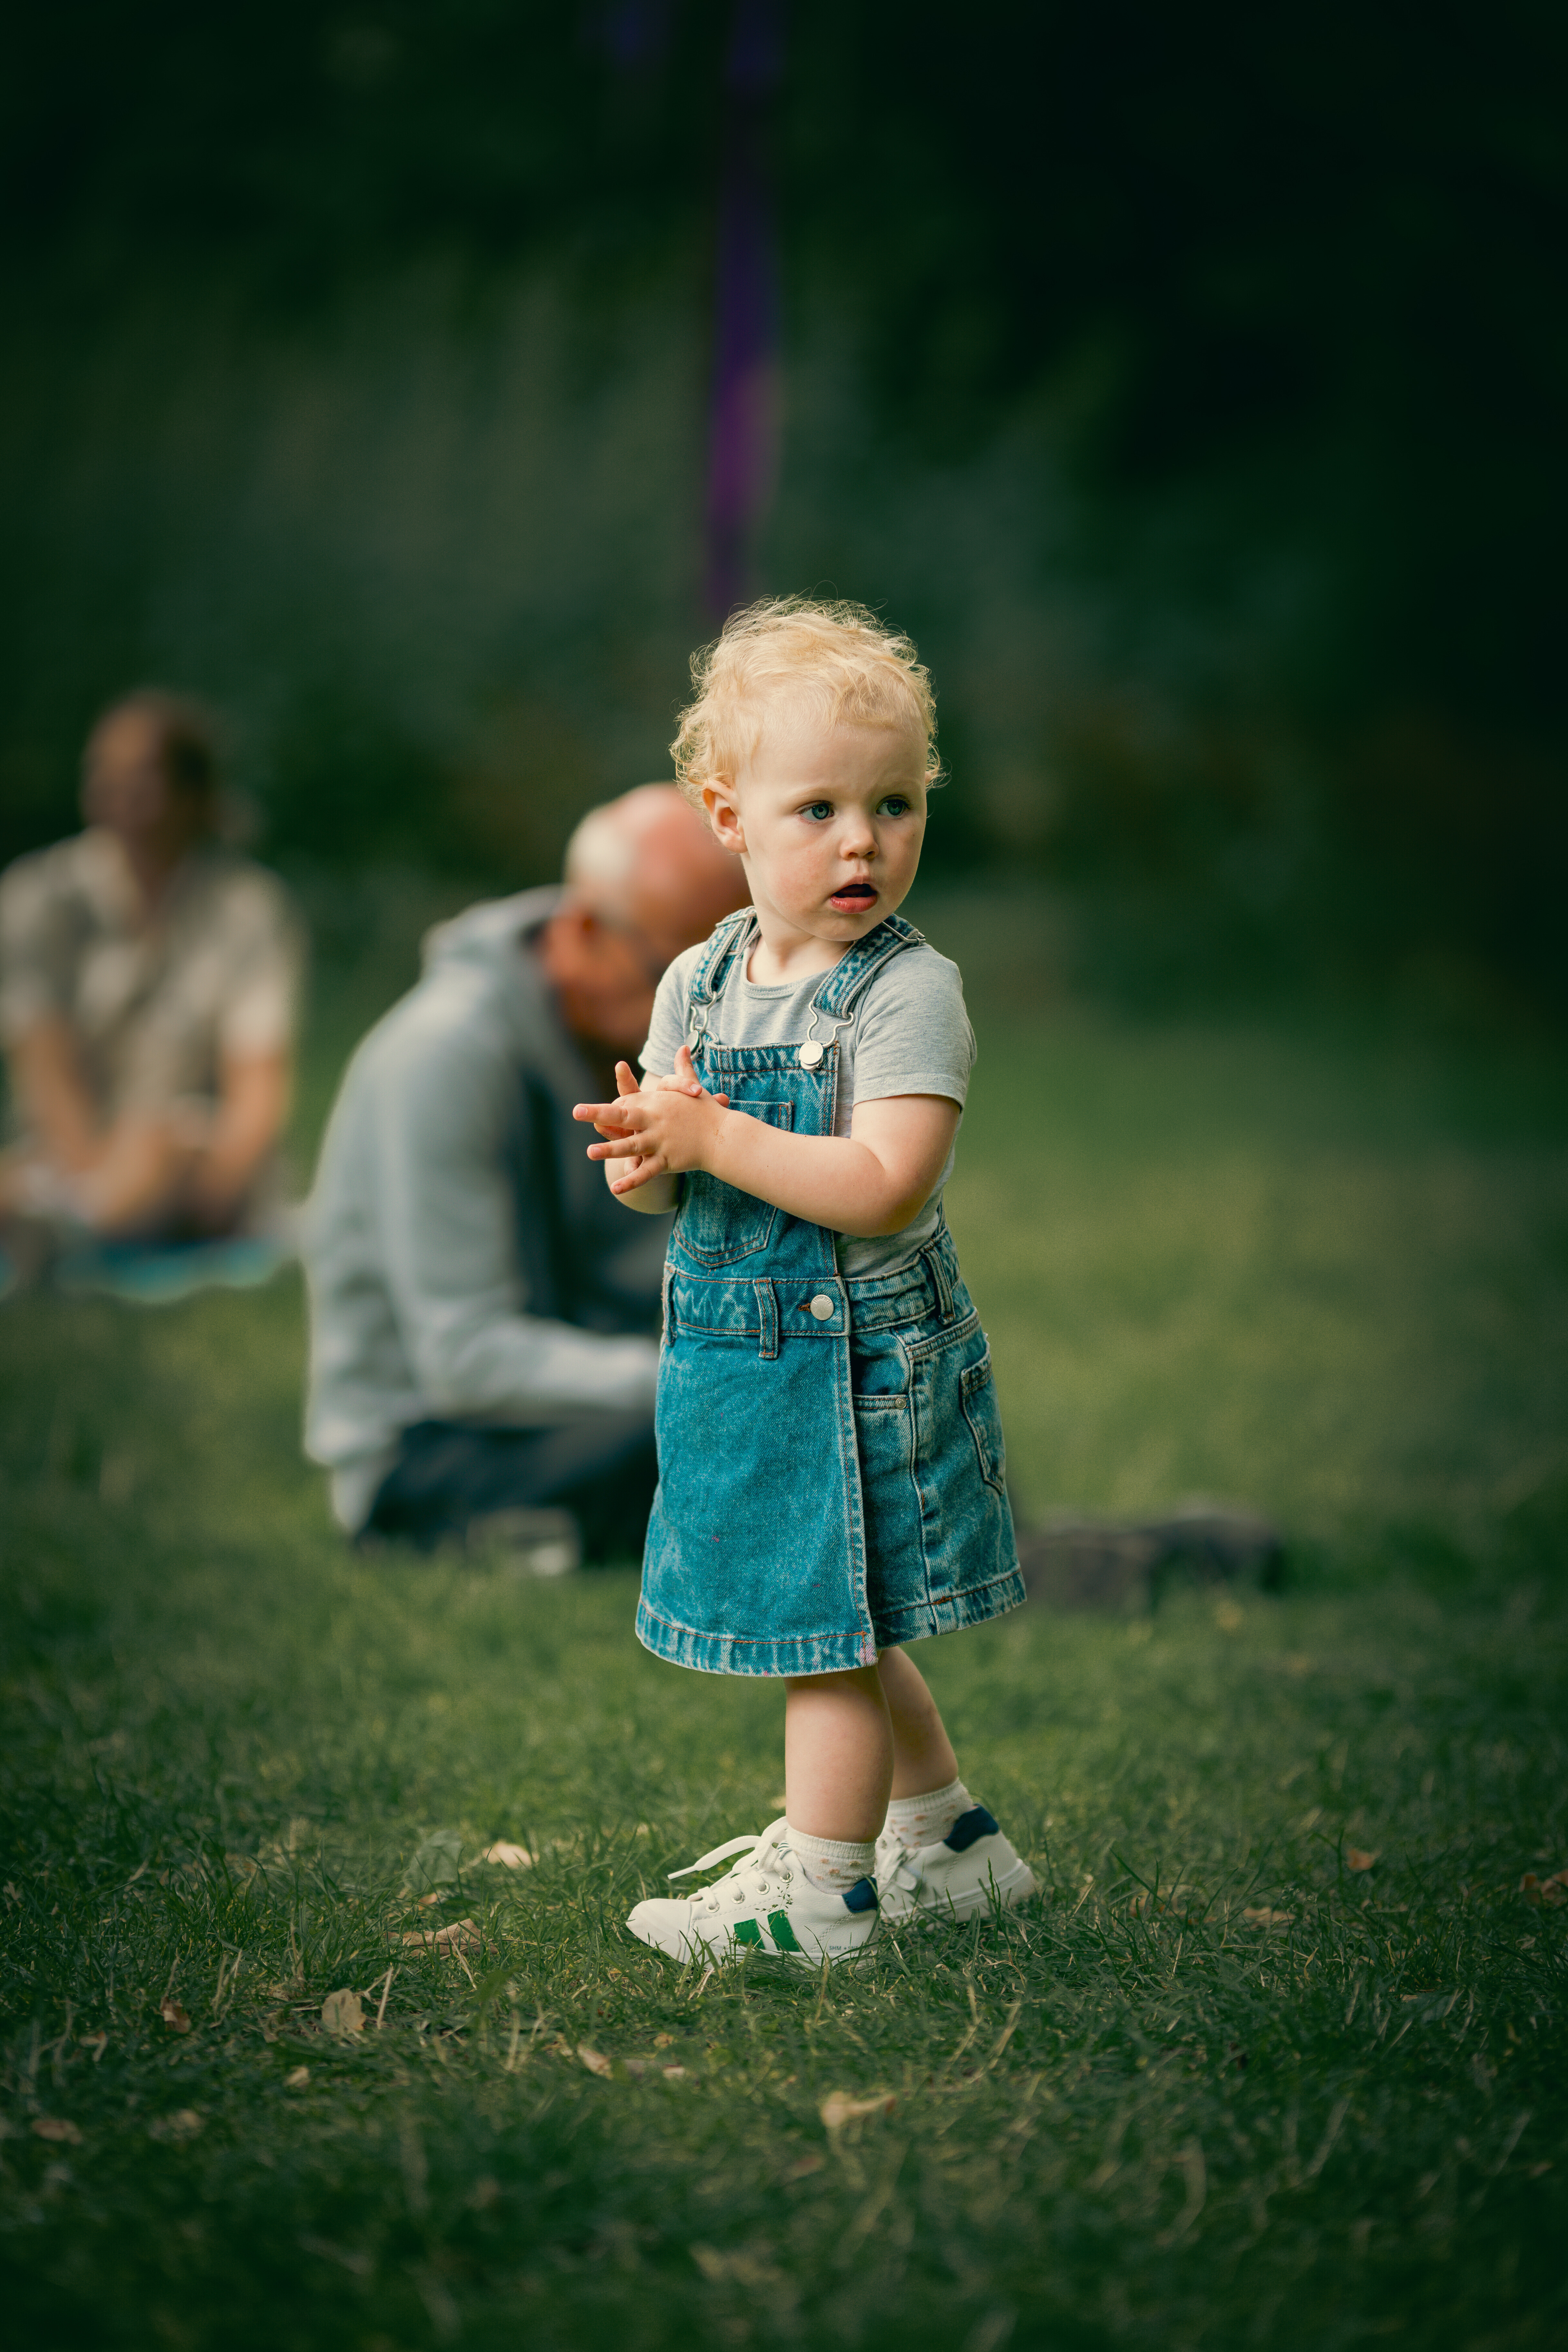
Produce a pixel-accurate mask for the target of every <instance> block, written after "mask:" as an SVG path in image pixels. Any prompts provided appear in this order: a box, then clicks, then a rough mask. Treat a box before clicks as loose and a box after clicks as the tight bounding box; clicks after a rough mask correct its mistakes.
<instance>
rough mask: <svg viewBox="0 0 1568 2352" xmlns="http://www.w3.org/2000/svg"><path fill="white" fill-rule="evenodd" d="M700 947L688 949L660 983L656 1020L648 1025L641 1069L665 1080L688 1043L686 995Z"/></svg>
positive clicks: (655, 1009)
mask: <svg viewBox="0 0 1568 2352" xmlns="http://www.w3.org/2000/svg"><path fill="white" fill-rule="evenodd" d="M701 952H702V950H701V949H700V947H695V948H688V949H687V950H686V951H685V953H684V954H683V955H678V956H677V957H676V959H675V961H674V962H673V963H672V964H671V965H670V967H669V969H668V971H667V972H666V973H665V975H664V978H663V979H662V980H661V981H660V982H659V983H658V995H657V996H656V997H655V998H654V1000H653V1019H652V1020H651V1021H650V1022H649V1024H648V1032H647V1045H644V1047H643V1049H642V1052H641V1053H640V1054H639V1055H637V1062H638V1064H639V1066H640V1067H641V1068H642V1069H643V1070H644V1071H645V1072H646V1071H648V1070H652V1071H654V1072H656V1073H657V1075H658V1076H659V1077H661V1078H663V1077H668V1076H669V1073H670V1071H671V1070H673V1069H674V1067H675V1057H676V1055H677V1054H679V1051H680V1048H681V1046H682V1045H684V1044H685V1042H686V995H687V991H688V989H689V987H690V984H691V974H692V972H693V971H694V970H695V968H696V963H697V959H698V957H699V956H700V954H701Z"/></svg>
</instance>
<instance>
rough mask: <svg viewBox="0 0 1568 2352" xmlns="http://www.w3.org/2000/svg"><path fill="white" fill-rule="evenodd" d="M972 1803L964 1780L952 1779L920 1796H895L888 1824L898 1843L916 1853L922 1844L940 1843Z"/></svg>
mask: <svg viewBox="0 0 1568 2352" xmlns="http://www.w3.org/2000/svg"><path fill="white" fill-rule="evenodd" d="M973 1802H974V1800H973V1797H972V1796H971V1795H970V1793H969V1791H968V1790H967V1789H966V1788H965V1787H964V1785H963V1781H962V1780H950V1781H949V1782H948V1784H947V1786H946V1788H945V1789H928V1790H924V1791H923V1792H922V1794H921V1795H920V1796H918V1797H895V1798H894V1799H893V1801H892V1802H891V1804H890V1805H889V1807H888V1827H889V1829H890V1830H891V1831H892V1832H893V1833H894V1835H895V1836H896V1837H897V1839H898V1841H899V1843H900V1845H901V1846H903V1847H904V1848H905V1849H906V1851H907V1852H909V1853H915V1852H916V1851H917V1849H918V1848H919V1847H921V1846H922V1845H940V1844H941V1843H942V1839H943V1838H944V1837H945V1836H946V1835H947V1833H948V1832H949V1830H950V1829H951V1828H952V1825H953V1823H954V1822H955V1821H957V1820H958V1818H959V1816H960V1814H961V1813H966V1812H968V1811H969V1810H970V1808H971V1806H972V1805H973Z"/></svg>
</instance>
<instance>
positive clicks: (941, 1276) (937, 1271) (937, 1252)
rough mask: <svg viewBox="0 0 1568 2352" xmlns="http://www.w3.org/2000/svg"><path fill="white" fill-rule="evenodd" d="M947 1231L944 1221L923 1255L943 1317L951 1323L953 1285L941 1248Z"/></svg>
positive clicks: (932, 1236) (922, 1252) (946, 1321)
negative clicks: (944, 1263)
mask: <svg viewBox="0 0 1568 2352" xmlns="http://www.w3.org/2000/svg"><path fill="white" fill-rule="evenodd" d="M946 1233H947V1226H946V1224H945V1223H942V1225H940V1226H939V1227H938V1228H937V1230H936V1232H935V1233H934V1234H932V1235H931V1239H930V1241H929V1242H927V1244H926V1245H925V1247H924V1249H923V1250H921V1260H922V1262H923V1264H924V1265H925V1270H926V1272H927V1274H929V1275H930V1276H931V1288H932V1289H933V1290H934V1291H935V1293H936V1296H937V1304H938V1306H939V1307H940V1308H941V1311H942V1321H943V1322H944V1323H951V1322H952V1283H951V1282H950V1281H949V1280H948V1278H947V1268H946V1266H945V1265H943V1264H942V1248H941V1244H942V1240H943V1238H944V1237H945V1235H946Z"/></svg>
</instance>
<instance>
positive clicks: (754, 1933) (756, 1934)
mask: <svg viewBox="0 0 1568 2352" xmlns="http://www.w3.org/2000/svg"><path fill="white" fill-rule="evenodd" d="M769 1925H770V1926H771V1925H772V1922H771V1921H770V1922H769ZM735 1941H736V1943H737V1944H755V1945H756V1946H757V1948H758V1949H759V1950H761V1948H762V1941H763V1931H762V1929H761V1928H760V1927H758V1925H757V1923H756V1921H755V1920H754V1919H742V1922H741V1924H740V1926H739V1927H737V1928H736V1930H735Z"/></svg>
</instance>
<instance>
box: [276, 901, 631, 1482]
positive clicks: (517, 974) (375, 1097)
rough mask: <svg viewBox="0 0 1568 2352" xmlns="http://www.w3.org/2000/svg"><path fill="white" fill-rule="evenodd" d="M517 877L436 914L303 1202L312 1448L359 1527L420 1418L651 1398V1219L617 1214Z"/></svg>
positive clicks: (591, 1406)
mask: <svg viewBox="0 0 1568 2352" xmlns="http://www.w3.org/2000/svg"><path fill="white" fill-rule="evenodd" d="M559 903H560V893H559V891H557V890H529V891H524V892H522V893H521V894H520V895H519V896H518V897H516V898H501V899H494V900H491V901H489V902H488V903H486V904H485V905H482V906H478V907H471V908H468V912H467V913H466V914H463V915H459V916H458V918H457V919H456V920H455V921H453V922H449V923H444V924H442V925H441V926H440V927H439V928H438V929H436V930H434V931H432V932H431V934H430V936H429V938H428V939H427V940H426V947H425V971H424V977H423V978H422V979H421V980H420V981H419V982H418V983H417V985H416V987H414V988H412V989H411V990H410V991H409V992H408V994H407V995H406V996H405V997H404V998H402V999H401V1001H400V1002H399V1003H396V1004H395V1005H394V1006H393V1008H392V1010H391V1011H390V1012H389V1013H386V1014H385V1015H384V1017H383V1018H382V1020H380V1021H379V1022H378V1023H377V1024H376V1025H375V1027H374V1029H373V1030H372V1031H371V1032H370V1034H369V1035H368V1036H367V1037H366V1038H365V1039H364V1040H363V1043H362V1045H360V1047H359V1049H358V1051H357V1052H356V1053H355V1055H354V1056H353V1060H352V1061H351V1063H350V1064H349V1066H348V1069H347V1071H346V1073H345V1074H344V1077H343V1081H342V1087H340V1088H339V1091H338V1097H337V1101H336V1103H335V1104H334V1105H333V1108H332V1114H331V1119H330V1120H329V1122H328V1126H327V1133H326V1139H325V1141H324V1143H323V1144H322V1147H321V1163H320V1165H319V1167H318V1169H317V1171H316V1182H315V1189H314V1192H313V1193H312V1195H311V1199H310V1205H309V1209H308V1212H307V1216H306V1227H305V1236H306V1237H305V1267H306V1275H307V1278H308V1281H309V1284H310V1399H309V1402H308V1405H307V1408H306V1420H305V1444H306V1451H307V1452H308V1453H309V1454H310V1456H311V1458H312V1459H313V1460H315V1461H317V1462H321V1463H323V1464H325V1465H327V1466H328V1467H329V1468H331V1470H332V1472H333V1473H334V1475H333V1481H332V1499H333V1506H334V1508H335V1509H336V1511H337V1514H338V1517H340V1519H342V1522H343V1524H344V1525H345V1526H346V1527H349V1528H358V1527H360V1526H363V1522H364V1520H365V1519H366V1517H368V1516H369V1512H370V1508H371V1505H372V1503H373V1502H374V1496H375V1491H376V1488H377V1487H378V1486H380V1484H381V1481H382V1478H383V1477H384V1475H385V1474H386V1471H387V1470H388V1469H389V1468H390V1467H391V1465H392V1463H393V1461H394V1459H395V1454H396V1450H397V1441H398V1436H399V1433H400V1432H401V1431H403V1430H404V1429H405V1428H407V1427H409V1426H410V1425H411V1424H412V1423H415V1422H419V1421H427V1420H435V1421H464V1422H488V1423H503V1424H507V1425H510V1426H521V1427H549V1426H552V1425H554V1424H558V1423H563V1422H569V1421H576V1420H580V1419H582V1418H583V1417H584V1415H585V1414H591V1413H594V1412H635V1411H639V1410H644V1409H646V1410H647V1412H649V1413H651V1412H652V1410H653V1391H654V1376H655V1372H656V1370H657V1366H658V1343H657V1339H656V1337H655V1334H656V1333H657V1330H658V1292H659V1276H660V1270H661V1267H662V1265H663V1258H664V1244H665V1240H666V1227H665V1222H664V1220H663V1218H662V1217H657V1218H644V1217H628V1216H627V1214H626V1211H625V1209H624V1208H623V1207H622V1206H621V1204H620V1202H617V1201H616V1200H615V1199H614V1198H613V1196H612V1195H611V1193H610V1192H609V1191H608V1188H607V1187H606V1185H605V1180H604V1174H603V1171H601V1169H600V1168H599V1167H598V1165H597V1163H596V1162H595V1161H592V1160H589V1159H588V1158H587V1156H586V1151H585V1145H586V1143H587V1142H588V1141H589V1140H590V1138H589V1137H588V1134H587V1131H586V1130H585V1129H583V1128H581V1127H578V1126H576V1125H575V1124H574V1121H573V1119H572V1116H571V1110H572V1105H573V1104H574V1102H581V1101H583V1100H584V1099H585V1098H588V1099H591V1098H593V1097H595V1094H596V1092H597V1083H596V1081H595V1078H594V1076H593V1074H592V1072H591V1071H590V1069H589V1067H588V1066H587V1064H586V1063H585V1062H584V1059H583V1056H582V1055H581V1054H580V1053H579V1051H578V1049H577V1047H576V1045H574V1042H573V1040H572V1038H571V1036H570V1035H569V1034H568V1033H567V1031H566V1029H565V1028H564V1027H563V1024H562V1021H561V1017H560V1014H559V1013H557V1011H556V1009H555V1003H554V1000H553V998H552V995H551V992H550V990H549V987H548V985H547V983H546V982H545V979H544V976H543V974H542V971H540V968H539V966H538V964H537V962H536V961H534V958H533V957H532V956H531V954H530V953H529V951H528V949H527V947H526V945H525V941H526V940H527V938H528V936H529V934H530V933H531V932H532V931H534V930H536V929H538V928H539V926H540V925H541V924H542V922H544V921H545V920H546V919H547V918H548V917H549V916H550V915H551V914H552V912H553V911H554V909H555V908H556V906H557V905H558V904H559Z"/></svg>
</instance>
